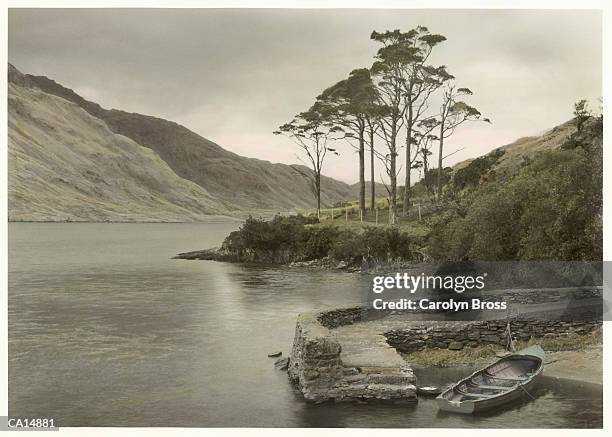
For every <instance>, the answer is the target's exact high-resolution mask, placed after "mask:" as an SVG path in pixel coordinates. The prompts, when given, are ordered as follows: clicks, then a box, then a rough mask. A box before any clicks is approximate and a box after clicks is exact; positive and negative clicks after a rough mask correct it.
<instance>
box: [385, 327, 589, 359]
mask: <svg viewBox="0 0 612 437" xmlns="http://www.w3.org/2000/svg"><path fill="white" fill-rule="evenodd" d="M506 323H507V322H506V321H501V320H500V321H482V322H428V324H427V325H425V324H423V325H416V326H410V327H407V328H403V329H395V330H391V331H387V332H385V333H384V335H385V337H386V338H387V342H388V343H389V344H390V345H391V346H393V347H395V348H396V349H397V350H398V351H400V352H414V351H418V350H422V349H425V348H439V349H453V350H460V349H463V348H464V347H477V346H483V345H490V344H495V345H501V346H505V345H506V342H507V335H506ZM600 326H601V322H591V321H547V320H544V321H534V320H528V321H518V320H517V321H512V322H511V323H510V328H511V330H512V335H513V338H515V339H518V340H529V339H530V338H532V337H533V338H555V337H562V336H567V335H571V334H575V335H584V334H589V333H591V332H593V331H594V330H596V329H598V328H599V327H600Z"/></svg>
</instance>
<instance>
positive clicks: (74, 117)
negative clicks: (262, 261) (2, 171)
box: [8, 83, 229, 221]
mask: <svg viewBox="0 0 612 437" xmlns="http://www.w3.org/2000/svg"><path fill="white" fill-rule="evenodd" d="M8 108H9V111H8V133H9V137H8V144H9V147H8V165H9V169H8V170H9V171H8V174H9V180H8V194H9V195H8V210H9V220H11V221H64V220H68V221H204V220H209V219H210V218H211V217H212V216H215V215H227V214H229V211H228V210H227V208H226V207H225V206H224V205H223V204H221V203H220V202H218V201H217V200H216V199H215V198H214V197H213V196H211V195H210V193H209V192H207V191H206V190H205V189H204V188H202V187H200V186H198V185H197V184H195V183H193V182H190V181H187V180H184V179H181V178H179V177H178V176H177V175H176V174H175V173H174V172H173V171H172V169H170V167H168V165H167V164H166V163H165V162H164V161H163V160H161V159H160V157H159V156H158V155H157V154H156V153H154V152H153V151H152V150H150V149H147V148H145V147H142V146H140V145H139V144H137V143H135V142H134V141H132V140H130V139H129V138H126V137H124V136H121V135H117V134H115V133H113V132H111V131H110V130H109V129H108V127H107V126H106V124H105V123H103V122H102V121H100V120H98V119H97V118H95V117H93V116H91V115H90V114H88V113H87V112H86V111H84V110H83V109H81V108H80V107H78V106H77V105H75V104H73V103H70V102H68V101H66V100H64V99H61V98H58V97H55V96H51V95H49V94H46V93H43V92H42V91H40V90H38V89H35V88H26V87H21V86H18V85H16V84H15V83H11V84H9V89H8Z"/></svg>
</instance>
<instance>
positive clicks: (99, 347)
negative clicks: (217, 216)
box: [9, 223, 602, 428]
mask: <svg viewBox="0 0 612 437" xmlns="http://www.w3.org/2000/svg"><path fill="white" fill-rule="evenodd" d="M237 226H238V225H237V224H236V223H218V224H93V223H92V224H80V223H57V224H35V223H11V224H9V414H10V415H19V416H45V417H54V418H55V419H56V421H57V423H59V425H60V426H179V427H180V426H194V427H224V426H232V427H237V426H240V427H241V426H252V427H421V428H422V427H474V426H478V427H563V428H567V427H601V426H602V418H601V414H602V400H601V397H602V393H601V387H600V386H594V385H589V384H583V383H577V382H570V381H557V380H553V379H551V378H542V381H541V384H540V386H539V388H538V389H537V392H536V393H534V394H535V395H536V399H535V400H530V401H528V402H525V403H522V404H518V405H515V406H512V407H511V408H509V409H506V410H504V411H501V412H496V413H494V414H490V415H485V416H478V417H472V416H458V415H449V414H445V413H441V412H439V411H438V410H437V408H436V406H435V403H434V401H433V400H430V399H423V398H421V399H420V400H419V403H418V405H415V406H408V407H407V406H393V405H382V404H366V405H357V404H340V405H334V404H323V405H311V404H306V403H304V402H303V400H302V399H301V396H300V394H299V393H297V392H296V391H295V390H294V389H293V388H292V386H291V385H290V383H289V381H288V379H287V376H286V373H285V372H281V371H278V370H275V369H274V367H273V362H274V360H273V359H271V358H268V357H267V356H266V355H267V354H268V353H269V352H272V351H276V350H282V351H283V352H284V355H287V354H288V352H289V351H290V348H291V342H292V340H293V334H294V327H295V319H296V316H297V314H298V313H300V312H303V311H312V310H317V309H325V308H329V307H334V306H348V305H350V304H351V303H353V302H357V301H358V300H359V295H360V287H361V286H362V284H363V281H362V280H360V279H359V274H349V273H339V272H330V271H317V270H308V269H289V268H267V267H252V266H242V265H235V264H224V263H216V262H209V261H186V260H172V259H170V258H171V257H172V256H173V255H175V254H176V253H178V252H185V251H189V250H196V249H201V248H206V247H211V246H216V245H219V244H220V242H221V241H222V240H223V238H224V237H225V235H226V234H228V233H229V232H230V231H232V230H234V229H236V228H237ZM466 372H467V373H469V369H450V370H448V371H445V372H440V371H436V372H433V373H432V372H430V371H428V370H427V369H421V370H417V376H419V378H420V379H421V380H422V381H430V380H433V379H436V378H437V380H438V381H439V380H440V378H442V379H443V380H448V381H451V380H456V379H458V378H459V377H461V376H463V375H464V374H465V373H466ZM433 382H437V381H433Z"/></svg>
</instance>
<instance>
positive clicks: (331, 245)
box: [220, 215, 422, 264]
mask: <svg viewBox="0 0 612 437" xmlns="http://www.w3.org/2000/svg"><path fill="white" fill-rule="evenodd" d="M317 223H318V220H317V219H316V218H312V217H304V216H302V215H296V216H290V217H282V216H280V215H279V216H276V217H274V218H273V219H272V220H263V219H254V218H252V217H249V218H248V219H247V220H246V222H245V223H244V224H243V225H242V226H241V227H240V229H239V230H237V231H234V232H232V233H231V234H230V235H228V236H227V238H226V239H225V241H224V242H223V245H222V246H221V250H220V253H221V254H222V255H223V256H224V257H225V258H226V259H228V258H232V259H234V260H235V261H239V262H259V263H278V264H288V263H291V262H296V261H310V260H315V259H322V258H326V257H329V258H331V259H333V260H336V261H345V262H347V263H349V264H358V263H360V262H361V261H362V260H363V259H369V260H376V261H398V260H402V261H414V260H418V259H420V254H419V252H418V251H417V250H418V248H419V247H420V245H422V242H421V241H417V240H418V239H417V238H416V237H414V236H410V235H408V234H406V233H405V232H402V231H401V230H399V229H397V228H394V227H374V226H369V227H368V226H366V227H364V228H361V229H341V228H339V227H337V226H334V225H319V224H317Z"/></svg>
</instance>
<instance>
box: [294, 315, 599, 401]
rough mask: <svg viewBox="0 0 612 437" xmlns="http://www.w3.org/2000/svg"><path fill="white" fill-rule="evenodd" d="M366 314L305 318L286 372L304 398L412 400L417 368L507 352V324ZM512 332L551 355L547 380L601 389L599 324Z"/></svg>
mask: <svg viewBox="0 0 612 437" xmlns="http://www.w3.org/2000/svg"><path fill="white" fill-rule="evenodd" d="M362 315H363V313H362V311H361V309H360V308H340V309H334V310H330V311H324V312H319V313H307V314H300V315H299V317H298V320H297V323H296V331H295V338H294V342H293V347H292V351H291V355H290V357H289V360H288V363H287V364H288V369H287V371H288V374H289V378H290V379H291V381H293V382H294V383H295V384H296V386H297V387H298V389H299V390H300V391H301V393H302V394H303V396H304V399H305V400H306V401H310V402H323V401H340V402H346V401H364V400H378V401H390V402H398V401H402V402H414V401H416V398H417V391H418V390H417V383H418V381H417V377H416V376H415V374H414V372H413V369H412V364H415V365H416V364H419V365H427V366H429V367H433V368H435V367H448V366H453V365H465V364H469V365H484V364H487V363H490V362H493V361H495V360H496V359H498V358H499V357H500V356H503V354H504V353H505V352H504V349H505V342H506V339H505V338H504V332H505V329H506V322H505V321H475V322H442V321H436V322H433V321H430V322H423V321H420V322H414V321H408V320H405V319H402V318H401V317H399V318H398V317H396V316H394V315H391V316H390V317H381V318H377V319H374V320H372V319H368V320H366V319H363V318H362ZM511 328H512V330H513V336H514V337H515V341H517V345H518V346H520V347H523V346H522V344H523V343H534V342H535V343H538V344H541V345H542V346H543V347H544V349H545V350H547V354H549V355H548V359H547V364H550V365H551V368H550V371H549V372H547V373H546V374H547V375H548V376H552V377H558V378H563V379H574V380H580V381H586V382H590V383H596V384H597V383H599V384H601V366H602V363H601V361H602V360H601V338H600V337H599V336H598V335H599V334H598V333H601V322H597V321H534V320H526V321H513V322H512V323H511ZM578 350H580V352H579V351H578ZM583 351H586V352H584V353H583ZM584 354H586V355H585V356H583V355H584ZM442 358H443V359H442ZM436 360H437V361H436ZM442 362H444V363H445V364H441V363H442ZM573 363H577V364H576V365H578V364H579V365H580V366H579V367H580V371H576V368H575V367H576V366H574V365H573ZM283 364H284V363H283Z"/></svg>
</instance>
